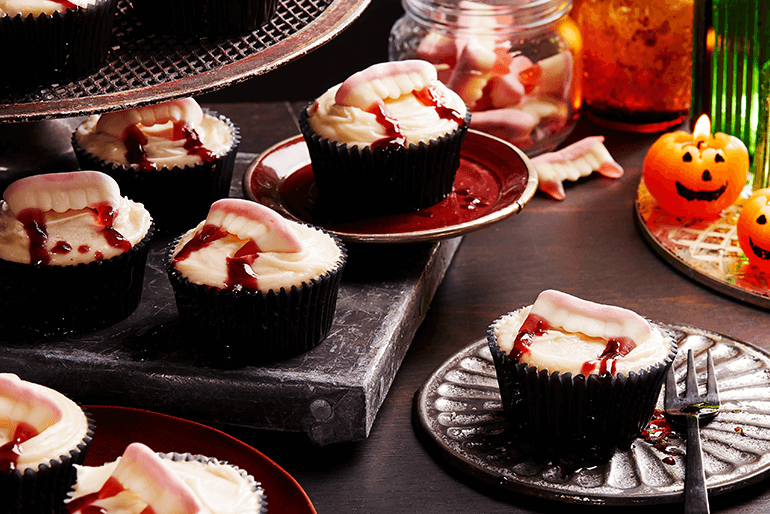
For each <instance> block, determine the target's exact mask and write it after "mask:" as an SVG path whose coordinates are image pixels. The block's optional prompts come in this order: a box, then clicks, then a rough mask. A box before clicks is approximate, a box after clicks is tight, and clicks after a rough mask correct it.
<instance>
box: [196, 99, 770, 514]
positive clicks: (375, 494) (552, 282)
mask: <svg viewBox="0 0 770 514" xmlns="http://www.w3.org/2000/svg"><path fill="white" fill-rule="evenodd" d="M210 107H212V108H214V109H216V110H218V111H219V112H221V113H223V114H225V115H227V116H229V117H230V118H231V119H232V120H233V121H234V122H235V123H237V124H238V125H239V127H240V129H241V136H242V143H241V149H240V150H241V151H242V152H251V153H259V152H261V151H263V150H264V149H266V148H267V147H268V146H270V145H272V144H274V143H276V142H279V141H281V140H283V139H286V138H288V137H291V136H294V135H296V134H298V133H299V129H298V126H297V121H296V113H297V112H299V109H300V108H301V107H302V105H301V104H289V103H269V104H214V105H210ZM593 134H603V135H605V136H606V146H607V148H608V149H609V150H610V153H611V154H612V155H613V156H614V157H615V159H616V160H617V161H618V162H619V163H620V164H621V165H622V166H623V167H624V168H625V170H626V173H625V176H623V177H622V178H621V179H618V180H614V179H608V178H603V177H601V176H599V175H598V174H593V175H592V176H590V177H588V178H586V179H582V180H580V181H579V182H577V183H567V185H566V191H567V197H566V199H565V200H563V201H561V202H558V201H554V200H551V199H550V198H549V197H546V196H545V195H543V194H541V193H538V194H537V195H536V196H535V198H534V199H533V200H532V201H531V202H530V203H529V204H528V205H527V206H526V207H525V209H524V210H523V211H522V212H521V213H519V214H517V215H515V216H513V217H511V218H509V219H507V220H505V221H503V222H501V223H499V224H497V225H494V226H492V227H490V228H487V229H484V230H481V231H478V232H474V233H471V234H468V235H467V236H465V238H464V240H463V242H462V244H461V246H460V248H459V250H458V251H457V253H456V255H455V258H454V261H453V263H452V265H451V267H450V268H449V271H448V272H447V274H446V277H445V279H444V281H443V283H442V285H441V286H440V287H439V289H438V291H437V293H436V296H435V297H434V300H433V302H432V304H431V306H430V310H429V311H428V314H427V317H426V319H425V321H424V322H423V324H422V326H421V327H420V329H419V330H418V332H417V335H416V337H415V338H414V341H413V342H412V345H411V347H410V349H409V351H408V353H407V355H406V358H405V360H404V362H403V364H402V366H401V369H400V371H399V372H398V374H397V376H396V379H395V382H394V383H393V385H392V387H391V389H390V392H389V393H388V396H387V399H386V400H385V403H384V405H383V407H382V409H381V410H380V412H379V414H378V416H377V420H376V421H375V424H374V427H373V429H372V431H371V434H370V435H369V437H368V438H367V439H366V440H364V441H360V442H356V443H346V444H339V445H330V446H324V447H318V446H314V445H312V444H310V443H309V442H308V441H307V439H306V438H305V437H304V436H298V435H295V434H285V433H276V432H261V431H260V432H257V431H250V430H240V429H230V428H227V427H223V429H224V430H225V431H227V432H229V433H231V434H232V435H234V436H236V437H238V438H239V439H241V440H243V441H245V442H247V443H248V444H250V445H252V446H253V447H255V448H256V449H258V450H260V451H261V452H263V453H264V454H266V455H267V456H269V457H270V458H272V459H273V460H274V461H275V462H276V463H277V464H279V465H280V466H281V467H283V468H284V469H286V470H287V471H288V472H289V473H291V474H292V475H293V476H294V477H295V478H296V479H297V481H298V482H299V483H300V484H301V486H302V487H303V488H304V489H305V491H306V492H307V494H308V496H309V497H310V499H311V501H312V502H313V504H314V505H315V507H316V509H317V510H318V512H319V513H322V514H325V513H336V514H343V513H367V514H374V513H379V512H382V513H388V514H393V513H401V512H403V513H421V514H429V513H434V512H435V513H454V512H457V513H460V512H462V513H466V512H472V513H485V514H490V513H497V512H501V513H502V512H505V513H530V512H555V511H557V510H558V511H559V512H568V513H571V512H574V513H580V512H616V511H618V512H619V511H621V510H622V511H623V512H637V511H638V512H642V509H644V510H645V511H648V510H649V508H650V507H649V506H646V507H625V508H622V509H621V508H610V507H601V506H593V507H585V506H577V505H572V504H566V503H557V502H554V501H548V500H541V499H535V498H530V497H527V496H522V495H516V494H511V493H508V492H501V491H499V490H496V489H493V488H490V487H489V486H486V485H484V484H481V483H477V482H474V481H473V480H472V479H470V478H468V477H467V476H465V475H463V474H461V473H459V472H457V471H455V470H454V468H452V467H450V466H447V465H445V464H443V461H442V459H441V458H440V456H438V455H434V454H432V453H431V452H430V451H429V450H428V448H426V447H425V446H424V445H423V444H422V443H421V441H420V440H419V439H418V437H417V435H416V433H415V430H414V428H413V425H412V411H411V409H412V403H413V396H414V394H415V392H416V391H417V390H418V389H419V387H420V386H421V385H422V384H423V383H424V382H425V380H426V379H427V378H428V377H429V375H430V374H431V373H432V372H433V371H434V370H435V369H436V368H437V367H438V366H439V365H440V364H441V363H442V362H444V361H445V360H446V359H447V358H449V357H451V356H452V355H454V354H455V353H456V352H458V351H459V350H461V349H462V348H464V347H466V346H468V345H469V344H471V343H473V342H475V341H478V340H479V339H481V338H483V337H484V336H485V334H486V330H487V326H488V325H489V324H490V322H491V321H493V320H494V319H495V318H497V317H498V316H500V315H501V314H504V313H505V312H507V311H510V310H513V309H515V308H517V307H520V306H522V305H525V304H528V303H531V302H532V301H534V300H535V298H536V296H537V294H538V293H539V292H540V291H542V290H543V289H547V288H554V289H560V290H563V291H566V292H569V293H571V294H574V295H576V296H579V297H583V298H586V299H590V300H593V301H596V302H600V303H608V304H614V305H620V306H623V307H626V308H629V309H632V310H634V311H636V312H638V313H640V314H642V315H644V316H647V317H649V318H651V319H654V320H657V321H661V322H668V323H676V324H684V325H690V326H693V327H698V328H702V329H706V330H710V331H714V332H718V333H722V334H726V335H729V336H731V337H732V338H735V339H738V340H741V341H745V342H749V343H752V344H754V345H757V346H760V347H762V348H764V349H766V350H770V312H769V311H768V310H766V309H762V308H758V307H755V306H752V305H748V304H744V303H741V302H740V301H738V300H735V299H733V298H730V297H727V296H724V295H722V294H719V293H716V292H714V291H713V290H711V289H709V288H707V287H705V286H703V285H701V284H699V283H697V282H694V281H692V280H691V279H689V278H687V277H686V276H684V275H683V274H681V273H679V272H678V271H676V270H675V269H673V268H672V267H671V266H670V265H669V264H667V263H666V262H664V261H663V260H662V259H661V258H660V257H658V255H657V254H656V253H655V251H653V249H652V248H651V247H650V246H648V244H647V243H646V242H645V241H644V239H643V237H642V235H641V233H640V232H639V230H638V229H637V227H636V226H635V221H634V207H633V206H634V201H635V199H636V190H637V186H638V184H639V180H640V178H641V165H642V160H643V159H644V155H645V153H646V151H647V148H648V147H649V145H650V144H652V142H653V141H654V140H655V139H656V138H657V135H643V134H626V133H613V132H611V131H608V130H603V129H601V128H599V127H597V126H595V125H592V124H590V123H589V122H586V121H581V122H580V123H579V125H578V127H577V128H576V130H575V132H574V133H573V135H572V136H571V138H570V140H576V139H579V138H582V137H584V136H587V135H593ZM257 478H258V477H257ZM711 505H712V512H731V513H737V512H741V513H742V514H749V513H760V512H761V513H766V512H768V511H770V481H769V480H765V481H762V482H759V483H757V484H754V485H751V486H748V487H746V488H743V489H739V490H736V491H732V492H729V493H725V494H722V495H718V496H715V497H713V498H712V499H711ZM653 508H655V509H656V511H657V512H660V513H664V512H665V513H668V512H671V513H674V512H681V511H682V508H683V506H682V504H668V505H666V504H664V505H660V506H655V507H653Z"/></svg>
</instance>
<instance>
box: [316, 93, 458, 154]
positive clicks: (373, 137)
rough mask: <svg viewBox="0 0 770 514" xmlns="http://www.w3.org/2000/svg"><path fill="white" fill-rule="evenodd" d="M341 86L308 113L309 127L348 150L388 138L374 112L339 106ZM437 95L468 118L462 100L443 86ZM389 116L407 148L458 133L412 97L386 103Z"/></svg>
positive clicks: (446, 121)
mask: <svg viewBox="0 0 770 514" xmlns="http://www.w3.org/2000/svg"><path fill="white" fill-rule="evenodd" d="M340 86H341V84H337V85H336V86H334V87H332V88H331V89H329V90H328V91H326V92H325V93H324V94H323V95H321V96H320V97H319V98H318V99H317V100H316V101H315V102H314V103H313V105H311V106H310V107H309V109H308V124H309V125H310V128H312V129H313V130H314V131H315V132H316V133H317V134H319V135H320V136H322V137H324V138H326V139H329V140H330V141H336V142H338V143H340V144H343V143H347V145H348V146H358V147H366V146H368V145H370V144H371V143H373V142H375V141H378V140H380V139H383V138H386V137H387V134H386V131H385V127H383V125H382V124H381V123H380V122H379V121H378V120H377V116H376V115H375V114H372V113H370V112H367V111H365V110H362V109H360V108H359V107H355V106H350V105H340V104H337V103H336V102H335V95H336V94H337V90H338V89H339V88H340ZM433 87H434V88H435V91H436V93H437V94H438V95H439V96H441V97H443V98H444V101H445V105H446V106H447V107H449V108H452V109H454V110H455V111H457V112H458V113H459V115H460V116H461V117H464V116H465V114H466V107H465V103H464V102H463V101H462V99H461V98H460V97H459V96H458V95H457V93H455V92H454V91H452V90H451V89H449V88H447V87H446V86H445V85H444V84H442V83H441V82H438V81H435V82H434V83H433ZM383 101H384V104H385V107H386V108H387V112H388V114H389V115H390V116H391V117H392V118H394V119H396V120H397V121H398V123H399V128H400V129H401V132H402V133H403V135H404V136H406V144H407V146H408V145H409V144H415V145H417V144H419V143H420V142H424V143H428V142H430V141H431V140H433V139H437V138H439V137H441V136H444V135H445V134H448V133H451V132H453V131H454V130H456V129H457V127H458V124H457V122H456V121H454V120H452V119H445V118H442V117H441V116H439V114H438V113H437V111H436V109H435V108H434V107H431V106H426V105H423V104H422V103H421V102H420V101H419V100H418V99H417V97H416V96H415V95H414V94H412V93H409V94H405V95H401V96H400V97H398V98H395V99H393V98H386V99H384V100H383Z"/></svg>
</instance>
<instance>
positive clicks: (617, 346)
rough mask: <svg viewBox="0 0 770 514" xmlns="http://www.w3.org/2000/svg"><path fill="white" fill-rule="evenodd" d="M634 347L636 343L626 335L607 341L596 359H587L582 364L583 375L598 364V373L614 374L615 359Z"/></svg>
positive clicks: (626, 353)
mask: <svg viewBox="0 0 770 514" xmlns="http://www.w3.org/2000/svg"><path fill="white" fill-rule="evenodd" d="M634 348H636V344H635V343H634V342H633V341H632V340H631V339H629V338H627V337H619V338H617V339H611V340H609V341H607V346H605V348H604V351H603V352H602V354H601V355H600V356H599V358H598V359H595V360H590V361H587V362H586V363H584V364H583V369H582V372H583V374H584V375H588V374H590V373H591V372H592V371H593V370H594V369H596V367H597V365H598V374H599V375H606V374H610V375H614V374H615V369H616V367H617V359H618V358H620V357H623V356H626V355H628V354H629V352H630V351H631V350H633V349H634Z"/></svg>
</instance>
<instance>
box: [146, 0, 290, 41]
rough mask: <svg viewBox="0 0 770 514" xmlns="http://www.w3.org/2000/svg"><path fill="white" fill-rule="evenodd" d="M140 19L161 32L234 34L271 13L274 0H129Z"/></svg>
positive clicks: (250, 28) (251, 27) (254, 26)
mask: <svg viewBox="0 0 770 514" xmlns="http://www.w3.org/2000/svg"><path fill="white" fill-rule="evenodd" d="M133 3H134V7H135V9H136V10H137V13H138V14H139V17H140V19H141V20H142V23H143V24H145V25H147V26H150V27H152V28H153V30H155V31H157V32H158V33H161V34H177V35H190V36H196V37H200V36H238V35H241V34H243V33H245V32H251V31H253V30H257V29H258V28H259V27H261V26H262V25H263V24H264V23H266V22H267V21H269V20H270V19H271V18H272V17H273V15H274V14H275V11H276V8H277V6H278V0H164V1H162V2H156V1H154V0H133Z"/></svg>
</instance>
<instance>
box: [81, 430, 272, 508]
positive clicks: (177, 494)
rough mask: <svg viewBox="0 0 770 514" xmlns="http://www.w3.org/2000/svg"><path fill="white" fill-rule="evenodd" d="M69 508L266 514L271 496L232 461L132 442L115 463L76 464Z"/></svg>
mask: <svg viewBox="0 0 770 514" xmlns="http://www.w3.org/2000/svg"><path fill="white" fill-rule="evenodd" d="M161 507H163V508H161ZM67 512H68V513H69V514H77V513H86V512H103V513H105V514H109V513H111V512H207V513H210V514H265V513H266V512H267V500H266V498H265V492H264V490H263V489H262V487H261V486H260V485H259V483H258V482H257V481H256V480H254V477H252V476H251V475H249V474H248V473H246V472H245V471H244V470H242V469H240V468H238V467H236V466H233V465H232V464H228V463H226V462H220V461H218V460H217V459H215V458H212V457H204V456H202V455H192V454H189V453H184V454H179V453H171V454H163V453H155V452H153V451H152V450H151V449H150V448H148V447H147V446H145V445H144V444H141V443H131V444H130V445H128V446H127V447H126V449H125V451H124V452H123V455H122V456H121V457H120V459H118V460H116V461H114V462H108V463H105V464H103V465H101V466H98V467H89V466H77V483H76V484H75V487H74V488H73V490H72V492H71V493H70V495H69V499H68V500H67Z"/></svg>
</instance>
